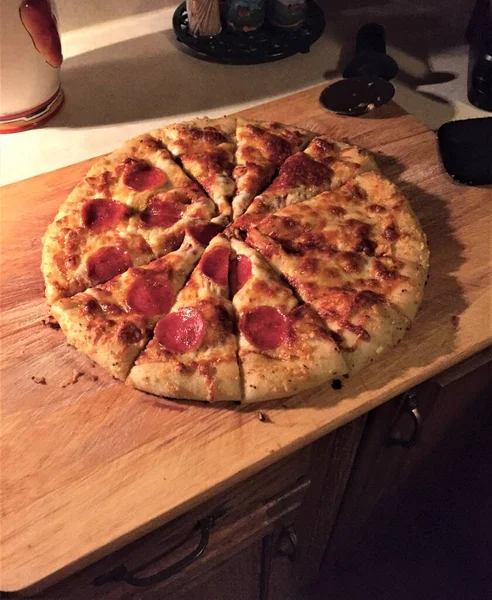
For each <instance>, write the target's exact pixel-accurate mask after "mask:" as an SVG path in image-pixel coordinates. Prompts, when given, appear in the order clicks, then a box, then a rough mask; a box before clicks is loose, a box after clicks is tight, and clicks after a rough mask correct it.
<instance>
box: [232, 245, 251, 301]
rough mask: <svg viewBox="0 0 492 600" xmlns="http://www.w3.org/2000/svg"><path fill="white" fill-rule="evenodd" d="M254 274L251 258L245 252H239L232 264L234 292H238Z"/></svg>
mask: <svg viewBox="0 0 492 600" xmlns="http://www.w3.org/2000/svg"><path fill="white" fill-rule="evenodd" d="M251 274H252V266H251V261H250V259H249V258H248V257H247V256H245V255H244V254H238V255H237V256H236V260H235V261H234V262H233V263H232V265H231V289H232V292H233V294H235V293H236V292H238V291H239V290H240V289H241V288H242V287H243V285H244V284H245V283H246V282H247V281H248V279H249V278H250V277H251Z"/></svg>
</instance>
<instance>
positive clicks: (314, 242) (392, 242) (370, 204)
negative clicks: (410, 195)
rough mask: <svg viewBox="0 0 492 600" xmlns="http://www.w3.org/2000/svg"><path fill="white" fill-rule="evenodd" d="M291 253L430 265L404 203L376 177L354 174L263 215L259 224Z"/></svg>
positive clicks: (415, 222) (423, 240)
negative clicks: (353, 254) (311, 251)
mask: <svg viewBox="0 0 492 600" xmlns="http://www.w3.org/2000/svg"><path fill="white" fill-rule="evenodd" d="M257 227H258V229H259V230H260V231H261V232H262V233H264V234H265V235H268V236H271V237H273V238H274V239H276V240H278V241H280V242H281V243H282V244H283V245H284V247H287V246H289V247H290V248H291V250H292V252H295V251H296V249H297V248H298V247H299V248H306V247H310V248H317V249H319V250H325V251H330V250H339V251H349V252H364V253H365V254H367V255H369V256H388V257H391V258H394V259H396V260H404V261H411V262H414V263H416V264H419V265H421V266H422V267H423V268H424V269H427V268H428V265H429V250H428V248H427V241H426V237H425V233H424V232H423V230H422V228H421V227H420V224H419V222H418V219H417V217H416V216H415V214H414V213H413V211H412V209H411V207H410V204H409V202H408V200H407V199H406V198H405V196H404V195H403V194H402V193H401V192H400V191H399V190H398V189H397V187H396V186H395V185H394V184H393V183H391V182H390V181H389V180H388V179H386V178H384V177H383V176H382V175H380V174H379V173H375V172H368V173H363V174H361V175H358V176H357V177H355V178H354V179H352V180H350V181H348V182H347V183H346V184H345V185H343V186H342V187H341V188H339V189H338V190H336V191H333V192H323V193H321V194H319V195H318V196H315V197H314V198H311V199H310V200H306V201H305V202H302V203H301V204H295V205H291V206H287V207H285V208H283V209H282V210H280V211H278V212H277V213H275V214H273V215H267V216H266V217H265V218H264V219H263V220H262V221H261V222H260V223H258V225H257Z"/></svg>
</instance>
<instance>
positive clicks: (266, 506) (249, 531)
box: [31, 349, 492, 600]
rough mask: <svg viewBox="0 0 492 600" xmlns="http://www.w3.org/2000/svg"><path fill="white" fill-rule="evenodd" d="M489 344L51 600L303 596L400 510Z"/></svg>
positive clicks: (474, 380) (84, 574)
mask: <svg viewBox="0 0 492 600" xmlns="http://www.w3.org/2000/svg"><path fill="white" fill-rule="evenodd" d="M490 360H491V351H490V349H488V350H486V351H484V352H481V353H479V354H477V355H475V356H474V357H472V358H471V359H469V360H468V361H465V362H463V363H461V364H459V365H457V366H456V367H454V368H453V369H451V370H449V371H446V372H444V373H442V374H441V375H439V376H438V377H435V378H433V379H431V380H429V381H426V382H424V383H422V384H421V385H418V386H416V387H415V388H413V389H412V390H410V391H409V392H406V393H405V394H403V395H401V396H399V397H397V398H395V399H394V400H392V401H390V402H387V403H385V404H383V405H381V406H380V407H378V408H377V409H375V410H373V411H372V412H371V413H369V414H368V415H363V416H362V417H359V418H358V419H356V420H354V421H352V422H351V423H348V424H347V425H345V426H343V427H341V428H340V429H338V430H336V431H334V432H332V433H330V434H328V435H326V436H325V437H323V438H321V439H320V440H318V441H316V442H313V443H312V444H311V445H309V446H308V447H306V448H304V449H303V450H301V451H298V452H296V453H294V454H292V455H291V456H289V457H287V458H285V459H283V460H282V461H279V462H278V463H276V464H274V465H272V466H271V467H268V468H267V469H265V470H263V471H261V472H260V473H258V474H256V475H254V476H252V477H250V478H249V479H247V480H245V481H244V482H242V483H240V484H238V485H236V486H235V487H233V488H231V489H230V490H228V491H226V492H224V493H222V494H219V495H217V496H215V497H214V498H211V499H209V500H208V501H207V502H205V503H203V504H202V505H200V506H198V507H196V508H194V509H192V510H190V511H189V512H187V513H186V514H184V515H182V516H180V517H178V518H177V519H175V520H174V521H172V522H171V523H168V524H167V525H165V526H163V527H161V528H159V529H157V530H156V531H154V532H153V533H151V534H149V535H147V536H145V537H143V538H141V539H140V540H138V541H136V542H134V543H132V544H130V545H128V546H126V547H125V548H123V549H122V550H120V551H117V552H114V553H112V554H109V555H108V556H107V557H106V558H105V559H103V560H100V561H99V562H97V563H95V564H93V565H92V566H90V567H88V568H86V569H85V570H83V571H81V572H80V573H78V574H77V575H73V576H72V577H69V578H68V579H65V580H64V581H63V582H61V583H59V584H57V585H55V586H52V587H51V588H48V589H47V590H45V591H44V592H42V593H41V594H37V595H36V594H31V595H34V596H36V597H39V598H44V599H45V600H55V599H57V600H58V599H64V600H65V599H70V600H101V599H102V598H104V599H106V600H161V599H162V598H166V600H183V599H184V600H226V599H227V600H229V599H231V598H234V600H297V599H298V597H299V596H298V595H297V588H298V587H301V586H305V585H306V584H308V583H310V582H311V581H313V580H314V579H315V578H316V577H317V576H318V574H319V572H320V570H321V571H322V572H328V571H329V570H330V569H331V568H333V566H335V565H340V564H342V565H343V563H344V561H349V560H350V557H351V551H352V550H353V548H354V547H355V546H357V545H358V544H359V549H360V543H361V540H362V539H364V547H365V548H368V547H369V544H368V541H369V540H370V539H371V536H374V534H375V533H376V531H375V528H374V527H373V524H374V523H377V529H378V530H381V528H382V527H383V525H384V523H385V522H388V520H389V518H390V517H391V515H392V514H393V512H394V510H395V508H396V506H397V502H398V498H399V497H400V495H401V494H402V493H403V492H402V490H404V487H405V483H406V482H407V481H408V480H409V478H410V476H411V474H412V473H413V472H415V471H416V470H417V469H418V467H419V465H421V464H422V463H423V462H425V460H426V458H427V457H428V456H429V455H430V454H431V453H432V452H433V450H434V449H435V448H436V446H437V445H438V444H439V443H440V441H441V440H442V438H443V437H445V436H449V435H450V432H452V431H453V429H454V430H457V429H459V427H460V426H461V425H462V423H463V422H464V418H465V416H466V414H467V413H468V412H470V411H473V410H475V409H476V406H477V399H479V398H481V397H482V398H484V397H485V396H484V394H483V392H484V390H485V389H486V388H487V386H488V385H490V382H491V365H492V363H491V362H490Z"/></svg>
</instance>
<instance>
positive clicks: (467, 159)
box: [437, 117, 492, 185]
mask: <svg viewBox="0 0 492 600" xmlns="http://www.w3.org/2000/svg"><path fill="white" fill-rule="evenodd" d="M437 139H438V142H439V152H440V153H441V160H442V163H443V165H444V168H445V169H446V171H447V172H448V174H449V175H451V177H453V179H456V181H459V182H460V183H464V184H466V185H492V117H486V118H483V119H464V120H462V121H451V122H450V123H444V125H441V127H440V128H439V130H438V132H437Z"/></svg>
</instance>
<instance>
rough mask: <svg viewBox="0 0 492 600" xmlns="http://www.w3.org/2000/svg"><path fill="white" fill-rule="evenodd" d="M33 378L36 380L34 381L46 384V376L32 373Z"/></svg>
mask: <svg viewBox="0 0 492 600" xmlns="http://www.w3.org/2000/svg"><path fill="white" fill-rule="evenodd" d="M31 379H32V380H33V381H34V383H38V384H39V385H46V377H36V376H35V375H32V377H31Z"/></svg>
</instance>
